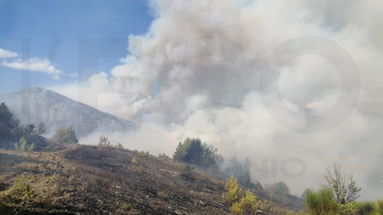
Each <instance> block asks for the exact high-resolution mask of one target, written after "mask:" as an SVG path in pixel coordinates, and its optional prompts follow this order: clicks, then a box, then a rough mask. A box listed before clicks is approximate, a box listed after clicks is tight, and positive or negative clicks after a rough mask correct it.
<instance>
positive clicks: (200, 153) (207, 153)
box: [173, 138, 220, 168]
mask: <svg viewBox="0 0 383 215" xmlns="http://www.w3.org/2000/svg"><path fill="white" fill-rule="evenodd" d="M173 158H174V159H175V160H178V161H182V162H185V163H190V164H194V165H197V166H201V167H207V168H210V167H216V164H217V160H218V159H220V155H218V153H217V149H216V148H214V147H213V146H209V145H207V144H205V143H202V142H201V140H200V139H190V138H187V139H186V140H185V141H184V142H183V143H179V144H178V146H177V149H176V151H175V153H174V156H173Z"/></svg>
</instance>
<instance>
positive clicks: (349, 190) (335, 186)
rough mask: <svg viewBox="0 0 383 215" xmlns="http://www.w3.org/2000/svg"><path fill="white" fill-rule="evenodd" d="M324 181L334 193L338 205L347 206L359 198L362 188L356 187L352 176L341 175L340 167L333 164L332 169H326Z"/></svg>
mask: <svg viewBox="0 0 383 215" xmlns="http://www.w3.org/2000/svg"><path fill="white" fill-rule="evenodd" d="M325 179H326V181H327V185H328V187H329V188H331V190H332V191H333V192H334V195H335V198H336V201H337V202H338V203H339V204H342V205H344V204H348V203H350V202H353V201H355V200H357V199H358V198H359V193H360V191H361V190H362V188H360V187H358V186H357V185H356V183H355V181H354V178H353V177H352V176H347V175H344V174H343V173H342V169H341V167H340V165H336V164H334V166H333V167H332V168H328V169H327V174H326V175H325Z"/></svg>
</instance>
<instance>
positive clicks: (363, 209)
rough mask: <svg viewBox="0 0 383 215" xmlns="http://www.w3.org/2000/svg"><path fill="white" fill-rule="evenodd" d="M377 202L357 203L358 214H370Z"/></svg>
mask: <svg viewBox="0 0 383 215" xmlns="http://www.w3.org/2000/svg"><path fill="white" fill-rule="evenodd" d="M374 208H375V204H374V203H373V202H361V203H358V204H357V214H358V215H369V214H372V213H373V212H374Z"/></svg>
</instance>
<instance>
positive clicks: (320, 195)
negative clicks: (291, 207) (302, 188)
mask: <svg viewBox="0 0 383 215" xmlns="http://www.w3.org/2000/svg"><path fill="white" fill-rule="evenodd" d="M305 201H306V205H307V208H308V210H309V213H310V214H311V215H337V214H338V213H339V206H338V203H337V202H336V199H335V197H334V193H333V192H332V190H331V189H328V188H325V189H322V190H319V191H317V192H315V191H308V192H307V193H306V199H305Z"/></svg>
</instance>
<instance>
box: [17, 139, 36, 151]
mask: <svg viewBox="0 0 383 215" xmlns="http://www.w3.org/2000/svg"><path fill="white" fill-rule="evenodd" d="M35 147H36V146H35V144H33V143H32V144H28V142H27V140H26V139H25V138H24V137H22V138H21V139H20V140H19V142H17V143H16V144H15V149H16V150H17V151H21V152H32V151H34V150H35Z"/></svg>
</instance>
